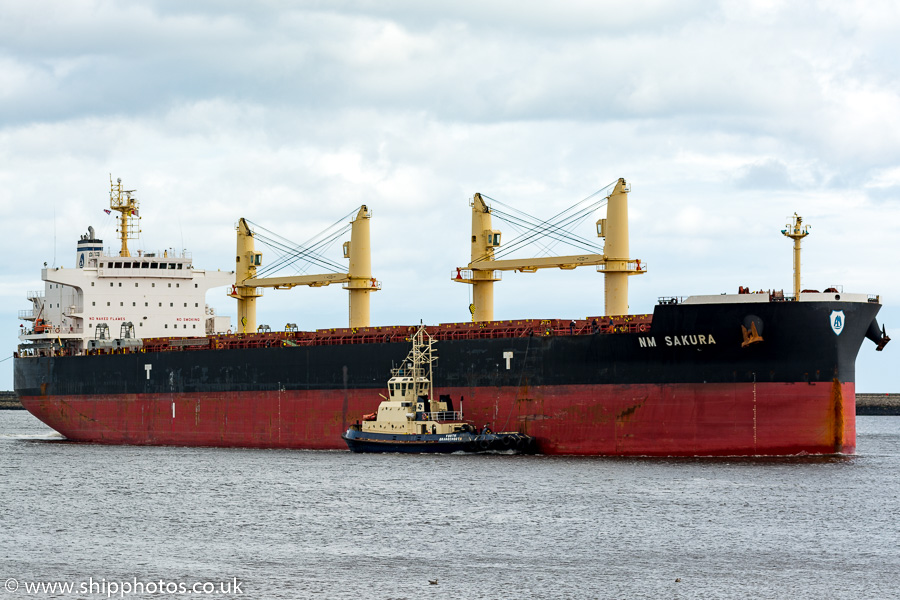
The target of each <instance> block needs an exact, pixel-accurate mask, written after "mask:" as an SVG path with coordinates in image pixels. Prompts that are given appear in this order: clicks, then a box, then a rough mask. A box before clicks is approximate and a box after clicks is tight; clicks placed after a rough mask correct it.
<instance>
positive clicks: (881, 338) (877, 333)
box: [866, 319, 891, 352]
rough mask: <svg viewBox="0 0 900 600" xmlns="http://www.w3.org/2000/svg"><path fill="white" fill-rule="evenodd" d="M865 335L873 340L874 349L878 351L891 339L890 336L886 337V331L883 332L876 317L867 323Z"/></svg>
mask: <svg viewBox="0 0 900 600" xmlns="http://www.w3.org/2000/svg"><path fill="white" fill-rule="evenodd" d="M866 337H867V338H869V339H870V340H872V341H873V342H875V346H876V348H875V349H876V350H878V351H879V352H880V351H882V350H884V347H885V346H887V343H888V342H889V341H891V338H890V337H888V335H887V333H885V331H884V327H883V326H882V327H881V328H879V327H878V320H877V319H872V322H871V323H869V329H868V330H867V331H866Z"/></svg>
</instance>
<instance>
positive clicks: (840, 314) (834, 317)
mask: <svg viewBox="0 0 900 600" xmlns="http://www.w3.org/2000/svg"><path fill="white" fill-rule="evenodd" d="M830 320H831V329H832V331H834V335H841V332H842V331H843V330H844V311H842V310H833V311H831V317H830Z"/></svg>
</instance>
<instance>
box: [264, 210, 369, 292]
mask: <svg viewBox="0 0 900 600" xmlns="http://www.w3.org/2000/svg"><path fill="white" fill-rule="evenodd" d="M358 210H359V208H358V207H357V208H356V209H354V210H353V211H351V212H350V213H348V214H347V215H345V216H343V217H341V218H340V219H338V220H337V221H335V222H334V223H333V224H332V225H330V226H329V227H326V228H325V229H324V230H323V231H321V232H320V233H318V234H316V235H315V236H313V237H312V238H310V239H309V240H307V241H305V242H303V243H302V244H297V243H296V242H293V241H291V240H289V239H287V238H285V237H283V236H281V235H278V234H277V233H275V232H273V231H271V230H269V229H267V228H265V227H263V226H262V225H260V224H258V223H254V222H253V221H250V220H247V223H248V224H250V225H252V226H253V229H254V234H253V235H254V237H255V238H256V239H258V240H259V241H260V242H262V243H263V244H265V245H266V246H268V247H269V248H271V249H272V250H273V251H274V252H275V253H276V254H277V255H278V258H277V259H276V260H275V261H273V262H272V263H271V264H269V265H267V266H266V267H264V268H262V269H260V271H259V273H258V275H257V276H258V277H263V276H267V275H271V274H273V273H276V272H278V271H280V270H282V269H284V268H287V267H293V268H294V270H295V271H297V272H306V270H307V269H308V268H309V267H310V266H312V265H318V267H320V268H323V269H326V270H327V271H329V272H332V273H343V272H346V270H347V269H346V267H345V266H344V265H342V264H340V263H339V262H337V261H334V260H332V259H330V258H327V257H326V256H324V255H323V252H325V251H327V250H328V249H329V248H331V246H332V245H333V244H334V242H335V241H337V239H338V238H340V237H341V236H343V235H345V234H346V233H347V232H348V231H350V228H351V227H352V223H347V224H346V225H344V226H342V227H340V228H338V229H335V228H336V227H338V225H340V223H342V222H345V221H347V219H349V218H350V217H352V216H353V215H354V214H356V212H357V211H358ZM261 232H265V233H261ZM298 263H300V264H304V263H305V265H306V266H305V267H303V268H301V267H298V266H297V265H298Z"/></svg>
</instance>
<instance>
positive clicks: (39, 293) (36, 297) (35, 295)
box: [25, 290, 44, 300]
mask: <svg viewBox="0 0 900 600" xmlns="http://www.w3.org/2000/svg"><path fill="white" fill-rule="evenodd" d="M43 297H44V290H40V291H37V292H28V295H27V296H25V298H26V299H27V300H40V299H41V298H43Z"/></svg>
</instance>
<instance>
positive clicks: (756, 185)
mask: <svg viewBox="0 0 900 600" xmlns="http://www.w3.org/2000/svg"><path fill="white" fill-rule="evenodd" d="M735 183H736V185H737V187H739V188H743V189H757V190H770V189H786V188H792V187H794V182H793V181H792V180H791V175H790V173H789V172H788V167H787V165H785V164H784V163H783V162H781V161H780V160H777V159H773V158H770V159H766V160H763V161H760V162H757V163H754V164H752V165H747V166H745V167H743V168H741V169H740V170H739V175H738V177H737V179H736V181H735Z"/></svg>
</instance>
